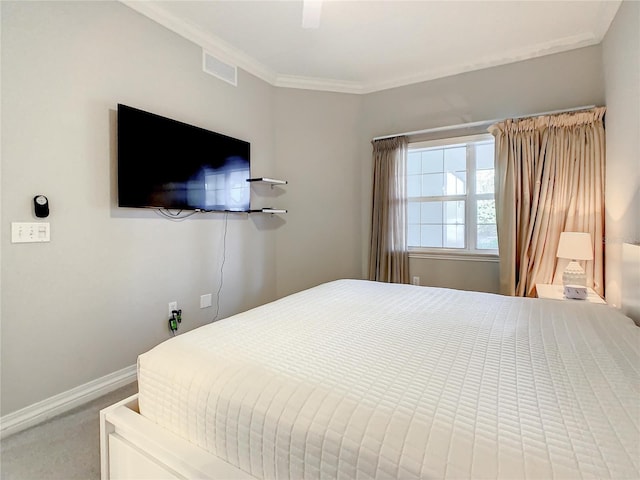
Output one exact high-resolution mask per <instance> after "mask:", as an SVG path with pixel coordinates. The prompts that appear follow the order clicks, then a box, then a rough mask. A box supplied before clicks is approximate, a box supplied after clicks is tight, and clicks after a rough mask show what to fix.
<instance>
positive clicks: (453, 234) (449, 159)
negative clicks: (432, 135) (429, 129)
mask: <svg viewBox="0 0 640 480" xmlns="http://www.w3.org/2000/svg"><path fill="white" fill-rule="evenodd" d="M493 157H494V139H493V136H492V135H474V136H471V137H459V138H450V139H445V140H437V141H431V142H421V143H412V144H410V145H409V153H408V157H407V195H408V243H409V247H410V248H411V249H412V250H431V251H433V250H438V251H442V250H452V251H460V252H465V251H466V252H473V253H497V251H498V235H497V229H496V210H495V197H494V169H493V163H494V160H493Z"/></svg>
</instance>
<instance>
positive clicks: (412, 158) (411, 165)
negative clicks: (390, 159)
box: [407, 152, 422, 175]
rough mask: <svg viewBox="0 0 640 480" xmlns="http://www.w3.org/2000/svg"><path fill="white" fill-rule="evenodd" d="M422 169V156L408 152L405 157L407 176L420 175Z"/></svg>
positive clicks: (418, 153)
mask: <svg viewBox="0 0 640 480" xmlns="http://www.w3.org/2000/svg"><path fill="white" fill-rule="evenodd" d="M421 169H422V155H420V152H409V155H407V174H408V175H416V174H418V173H421V171H420V170H421Z"/></svg>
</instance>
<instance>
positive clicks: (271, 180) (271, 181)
mask: <svg viewBox="0 0 640 480" xmlns="http://www.w3.org/2000/svg"><path fill="white" fill-rule="evenodd" d="M247 182H259V183H268V184H271V185H286V184H287V183H289V182H287V181H286V180H278V179H275V178H266V177H259V178H247Z"/></svg>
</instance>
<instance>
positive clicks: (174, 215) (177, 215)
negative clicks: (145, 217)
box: [154, 208, 200, 222]
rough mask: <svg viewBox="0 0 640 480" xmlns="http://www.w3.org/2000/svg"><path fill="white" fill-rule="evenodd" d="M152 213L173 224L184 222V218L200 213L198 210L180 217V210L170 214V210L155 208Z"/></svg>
mask: <svg viewBox="0 0 640 480" xmlns="http://www.w3.org/2000/svg"><path fill="white" fill-rule="evenodd" d="M154 211H155V212H156V214H157V215H159V216H161V217H164V218H167V219H169V220H171V221H173V222H181V221H182V220H185V219H186V218H189V217H191V216H193V215H195V214H196V213H200V211H199V210H194V211H193V212H189V213H187V214H186V215H182V216H180V214H181V213H182V210H178V212H177V213H171V210H169V209H167V208H157V209H155V210H154Z"/></svg>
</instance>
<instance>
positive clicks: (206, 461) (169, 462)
mask: <svg viewBox="0 0 640 480" xmlns="http://www.w3.org/2000/svg"><path fill="white" fill-rule="evenodd" d="M100 463H101V465H100V469H101V478H102V479H103V480H107V479H134V478H135V479H167V478H171V479H175V478H182V479H186V478H198V479H200V478H202V479H205V478H207V479H230V480H231V479H234V480H235V479H249V478H254V477H252V476H250V475H249V474H247V473H246V472H244V471H242V470H239V469H238V468H236V467H234V466H232V465H230V464H228V463H227V462H225V461H223V460H221V459H220V458H218V457H216V456H215V455H212V454H211V453H209V452H206V451H205V450H202V449H201V448H199V447H197V446H195V445H193V444H191V443H189V442H187V441H185V440H184V439H182V438H180V437H178V436H176V435H174V434H173V433H171V432H169V431H168V430H166V429H164V428H162V427H159V426H158V425H156V424H155V423H153V422H151V421H149V420H147V419H146V418H144V417H143V416H142V415H140V413H139V412H138V395H133V396H131V397H129V398H126V399H124V400H122V401H121V402H118V403H116V404H114V405H111V406H110V407H107V408H105V409H104V410H102V411H101V412H100Z"/></svg>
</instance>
